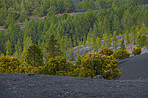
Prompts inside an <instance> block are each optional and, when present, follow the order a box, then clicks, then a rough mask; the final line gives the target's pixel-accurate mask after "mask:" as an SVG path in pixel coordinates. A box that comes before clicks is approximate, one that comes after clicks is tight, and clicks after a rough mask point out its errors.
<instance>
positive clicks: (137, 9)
mask: <svg viewBox="0 0 148 98" xmlns="http://www.w3.org/2000/svg"><path fill="white" fill-rule="evenodd" d="M121 1H122V0H113V1H112V0H106V1H105V0H99V1H98V0H96V2H94V1H93V0H89V1H87V0H83V1H82V2H80V3H78V4H76V1H74V0H68V1H67V0H0V10H1V12H0V25H3V26H5V27H7V30H6V32H3V31H0V53H1V54H4V55H13V56H15V57H19V58H20V59H22V61H25V60H24V57H25V55H26V54H27V50H28V48H29V46H30V45H31V44H32V43H34V44H36V45H37V46H38V47H40V48H41V49H42V51H43V56H44V57H45V58H48V54H47V51H49V50H50V49H49V48H52V46H49V47H47V46H48V45H49V42H50V41H51V40H52V38H53V37H51V36H52V35H53V34H54V36H55V37H54V39H53V41H56V42H57V46H58V47H60V48H58V49H59V51H60V53H59V54H61V56H63V57H66V51H69V50H70V54H71V55H73V54H74V52H73V49H72V48H73V47H74V46H78V45H79V46H81V45H84V46H86V45H87V46H88V45H92V46H91V50H93V51H94V52H97V51H98V48H100V47H105V48H109V47H110V46H111V41H112V39H111V37H113V45H114V50H115V51H116V50H117V49H116V48H117V43H118V42H117V41H118V40H117V37H116V36H117V35H119V34H120V33H122V34H124V33H126V38H125V42H126V44H129V43H131V42H132V41H131V40H132V38H133V40H134V44H137V45H138V47H143V46H145V44H146V41H147V40H145V39H146V38H147V37H146V34H145V32H147V27H146V26H147V25H148V24H147V23H148V22H147V21H148V20H147V15H148V13H147V12H148V11H147V10H148V8H147V7H143V6H140V4H142V2H144V0H143V1H142V2H140V1H141V0H136V1H134V0H129V1H128V2H123V1H122V2H121ZM59 2H61V3H59ZM62 2H65V3H62ZM68 3H69V4H68ZM59 4H61V6H59ZM66 4H67V5H66ZM8 5H9V6H8ZM75 5H77V9H78V10H80V11H86V12H85V13H77V14H74V15H69V14H68V13H65V14H63V15H61V16H58V15H56V14H55V13H62V12H69V11H71V10H76V7H74V6H75ZM82 5H83V6H82ZM90 5H91V6H90ZM92 5H93V6H92ZM136 5H139V6H136ZM79 6H80V8H79ZM89 6H90V7H89ZM59 7H61V8H59ZM83 7H84V8H83ZM54 8H55V10H54ZM40 10H41V12H40ZM54 11H55V12H54ZM42 12H43V13H42ZM39 14H42V15H39ZM32 15H35V16H44V15H47V16H46V17H45V18H44V20H43V21H42V20H30V21H28V20H25V19H26V18H28V19H29V16H32ZM24 18H25V19H24ZM21 19H23V21H24V29H22V30H21V28H20V26H19V25H18V24H17V20H19V21H20V20H21ZM142 23H143V25H142ZM138 31H139V33H138V35H136V34H137V32H138ZM113 32H116V33H113ZM137 36H138V37H137ZM101 40H104V42H103V44H102V43H101ZM51 43H52V42H51ZM57 46H56V47H57ZM91 50H90V51H91ZM78 53H79V52H78ZM49 54H50V53H49ZM55 55H56V54H55ZM71 59H74V58H71Z"/></svg>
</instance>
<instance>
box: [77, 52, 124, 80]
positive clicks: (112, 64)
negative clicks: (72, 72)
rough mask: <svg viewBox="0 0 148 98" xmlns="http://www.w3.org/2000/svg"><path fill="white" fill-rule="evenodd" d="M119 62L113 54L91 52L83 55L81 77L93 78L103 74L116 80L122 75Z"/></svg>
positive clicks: (105, 77) (104, 76)
mask: <svg viewBox="0 0 148 98" xmlns="http://www.w3.org/2000/svg"><path fill="white" fill-rule="evenodd" d="M117 64H118V62H117V61H116V60H115V59H114V58H113V56H107V55H100V54H98V53H90V54H89V55H86V56H84V57H83V59H82V61H81V72H80V74H79V76H80V77H83V78H93V77H94V76H96V75H101V76H102V77H103V78H104V79H108V80H115V79H118V78H119V77H120V76H121V72H120V70H119V68H118V65H117Z"/></svg>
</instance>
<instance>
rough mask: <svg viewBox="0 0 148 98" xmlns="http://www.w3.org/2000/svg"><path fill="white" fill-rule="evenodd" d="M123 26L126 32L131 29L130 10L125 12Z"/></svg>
mask: <svg viewBox="0 0 148 98" xmlns="http://www.w3.org/2000/svg"><path fill="white" fill-rule="evenodd" d="M122 24H123V27H124V28H125V30H127V29H129V28H130V26H131V14H130V12H129V10H126V11H125V12H124V15H123V18H122Z"/></svg>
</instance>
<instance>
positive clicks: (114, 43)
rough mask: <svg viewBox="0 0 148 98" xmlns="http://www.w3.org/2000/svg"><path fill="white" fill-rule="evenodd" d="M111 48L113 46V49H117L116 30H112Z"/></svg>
mask: <svg viewBox="0 0 148 98" xmlns="http://www.w3.org/2000/svg"><path fill="white" fill-rule="evenodd" d="M113 48H114V51H117V48H118V40H117V35H116V31H114V33H113Z"/></svg>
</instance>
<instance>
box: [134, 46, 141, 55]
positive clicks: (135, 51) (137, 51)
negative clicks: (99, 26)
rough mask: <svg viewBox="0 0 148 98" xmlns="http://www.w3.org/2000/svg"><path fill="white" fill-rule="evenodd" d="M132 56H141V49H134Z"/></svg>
mask: <svg viewBox="0 0 148 98" xmlns="http://www.w3.org/2000/svg"><path fill="white" fill-rule="evenodd" d="M132 54H134V56H136V55H140V54H141V48H133V50H132Z"/></svg>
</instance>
